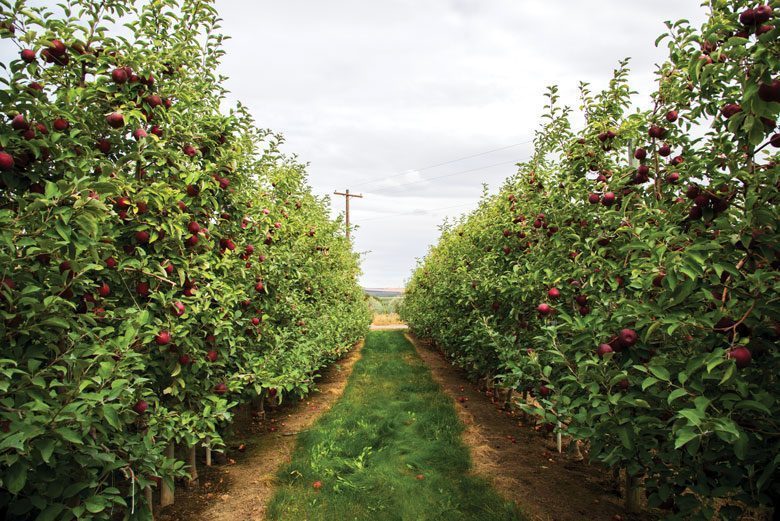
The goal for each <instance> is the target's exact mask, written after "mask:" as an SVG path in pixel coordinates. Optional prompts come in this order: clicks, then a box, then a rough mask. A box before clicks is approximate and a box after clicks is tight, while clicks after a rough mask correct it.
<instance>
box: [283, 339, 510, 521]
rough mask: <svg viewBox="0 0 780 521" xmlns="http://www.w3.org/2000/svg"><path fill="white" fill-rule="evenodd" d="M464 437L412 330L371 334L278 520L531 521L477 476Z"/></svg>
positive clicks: (305, 445) (301, 460)
mask: <svg viewBox="0 0 780 521" xmlns="http://www.w3.org/2000/svg"><path fill="white" fill-rule="evenodd" d="M462 430H463V426H462V424H461V423H460V422H459V420H458V417H457V415H456V413H455V410H454V409H453V406H452V403H451V402H450V401H449V399H448V398H447V397H446V396H445V395H444V394H443V393H442V392H441V391H440V390H439V388H438V386H437V385H436V383H434V381H433V380H432V379H431V375H430V372H429V371H428V369H427V367H425V365H424V364H423V363H422V361H421V360H420V359H419V357H418V356H417V353H416V352H415V351H414V348H413V347H412V346H411V344H409V343H408V342H407V341H406V339H405V338H404V337H403V333H400V332H393V331H374V332H371V333H370V334H369V336H368V338H367V339H366V345H365V347H364V348H363V353H362V358H361V360H360V361H358V363H357V365H356V366H355V369H354V372H353V373H352V376H351V378H350V380H349V384H348V385H347V389H346V391H345V393H344V396H342V398H341V400H339V402H337V403H336V405H335V406H334V407H333V409H332V410H330V411H329V412H328V413H327V414H326V415H325V416H323V417H322V418H321V419H320V420H319V422H318V423H317V424H316V425H315V426H314V427H313V428H312V429H310V430H309V431H307V432H304V433H301V434H300V435H299V439H298V444H297V446H296V449H295V453H294V454H293V459H292V462H291V463H290V464H289V465H288V466H287V467H286V468H284V469H282V470H281V471H280V473H279V480H280V485H279V488H278V490H277V493H276V495H275V496H274V498H273V500H272V502H271V504H270V506H269V510H268V519H271V520H281V521H293V520H294V521H303V520H310V521H314V520H322V521H334V520H338V521H342V520H344V521H346V520H372V521H382V520H403V521H406V520H408V521H422V520H442V521H443V520H447V521H453V520H474V521H477V520H479V521H488V520H489V521H504V520H506V521H510V520H512V521H514V520H521V519H524V517H523V516H522V515H521V514H520V513H519V512H518V511H517V509H516V508H515V507H514V505H512V504H511V503H507V502H505V501H504V500H502V499H501V498H500V497H499V496H498V495H497V494H496V493H495V492H494V491H493V489H492V488H491V487H490V486H489V485H488V483H487V482H485V481H484V480H482V479H480V478H478V477H475V476H472V475H471V474H470V473H469V472H470V461H469V454H468V450H467V449H466V447H464V446H463V444H462V443H461V441H460V434H461V431H462ZM315 482H320V484H321V487H320V488H315V487H314V483H315Z"/></svg>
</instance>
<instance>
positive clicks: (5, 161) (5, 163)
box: [0, 152, 14, 172]
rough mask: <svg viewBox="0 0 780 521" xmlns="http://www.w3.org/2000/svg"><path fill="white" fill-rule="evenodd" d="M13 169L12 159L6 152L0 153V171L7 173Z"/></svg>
mask: <svg viewBox="0 0 780 521" xmlns="http://www.w3.org/2000/svg"><path fill="white" fill-rule="evenodd" d="M13 167H14V157H13V156H12V155H11V154H9V153H7V152H0V170H3V171H6V172H7V171H8V170H11V169H12V168H13Z"/></svg>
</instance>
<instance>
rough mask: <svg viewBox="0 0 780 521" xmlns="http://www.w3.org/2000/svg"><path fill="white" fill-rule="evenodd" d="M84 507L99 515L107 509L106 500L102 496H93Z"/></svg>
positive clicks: (85, 502)
mask: <svg viewBox="0 0 780 521" xmlns="http://www.w3.org/2000/svg"><path fill="white" fill-rule="evenodd" d="M84 506H85V507H86V508H87V510H88V511H89V512H92V513H93V514H97V513H98V512H102V511H103V510H104V509H105V508H106V500H105V499H104V498H103V497H101V496H92V497H89V498H87V499H86V501H84Z"/></svg>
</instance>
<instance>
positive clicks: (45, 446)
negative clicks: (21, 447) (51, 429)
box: [37, 438, 57, 463]
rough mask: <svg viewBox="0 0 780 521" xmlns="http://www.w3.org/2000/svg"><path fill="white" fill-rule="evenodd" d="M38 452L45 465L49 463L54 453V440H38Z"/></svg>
mask: <svg viewBox="0 0 780 521" xmlns="http://www.w3.org/2000/svg"><path fill="white" fill-rule="evenodd" d="M37 445H38V450H39V451H41V458H42V459H43V461H45V462H46V463H48V462H49V460H50V459H51V455H52V453H53V452H54V447H56V445H57V443H56V442H55V440H53V439H51V438H44V439H41V440H38V442H37Z"/></svg>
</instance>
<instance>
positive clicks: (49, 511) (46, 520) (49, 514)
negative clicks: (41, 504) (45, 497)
mask: <svg viewBox="0 0 780 521" xmlns="http://www.w3.org/2000/svg"><path fill="white" fill-rule="evenodd" d="M63 510H65V505H63V504H61V503H52V504H50V505H48V506H47V507H46V508H45V509H43V510H42V511H41V513H40V514H38V517H36V518H35V521H53V520H54V519H56V518H57V516H58V515H59V514H60V512H62V511H63Z"/></svg>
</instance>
